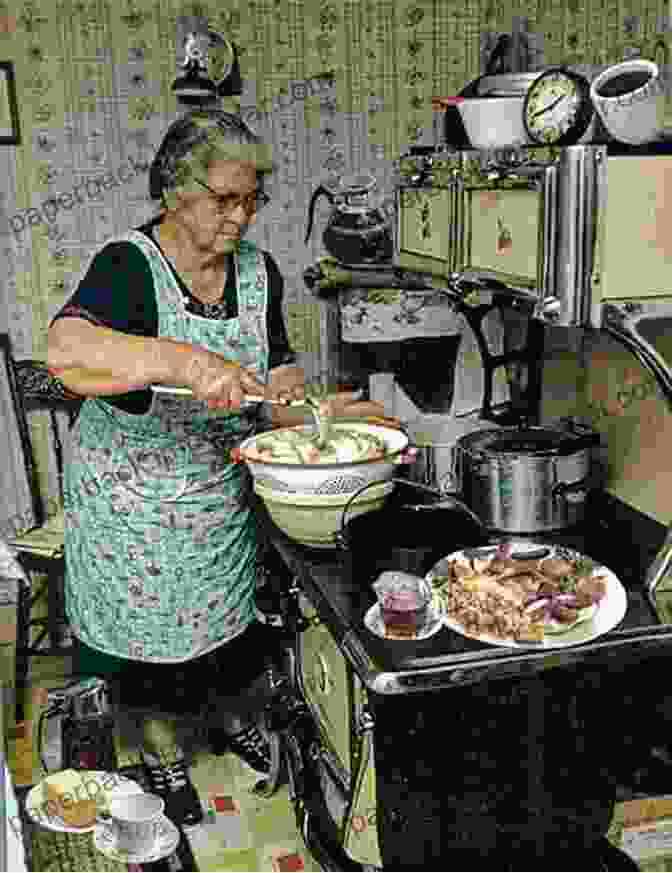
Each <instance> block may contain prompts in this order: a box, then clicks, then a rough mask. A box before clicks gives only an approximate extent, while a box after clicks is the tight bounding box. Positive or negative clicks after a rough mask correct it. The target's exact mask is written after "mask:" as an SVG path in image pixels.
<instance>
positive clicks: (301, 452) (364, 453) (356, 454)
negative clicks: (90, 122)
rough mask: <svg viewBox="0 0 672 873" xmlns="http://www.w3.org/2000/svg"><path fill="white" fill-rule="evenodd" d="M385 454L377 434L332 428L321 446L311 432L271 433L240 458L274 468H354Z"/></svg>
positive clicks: (281, 431)
mask: <svg viewBox="0 0 672 873" xmlns="http://www.w3.org/2000/svg"><path fill="white" fill-rule="evenodd" d="M387 450H388V446H387V443H386V442H385V440H384V439H383V438H382V437H381V436H379V435H378V434H376V433H372V432H369V431H365V430H360V429H355V428H348V427H345V426H343V427H333V428H332V429H331V431H330V433H329V436H328V438H327V440H326V442H325V443H324V444H323V445H321V444H320V443H319V442H318V441H317V440H316V439H315V437H314V436H313V434H312V433H311V432H310V431H304V430H277V431H270V432H269V433H265V434H262V435H261V436H259V437H257V439H256V440H255V441H254V443H253V444H252V445H249V446H248V447H246V448H245V450H244V452H243V457H244V458H247V459H249V460H252V461H262V462H267V463H277V464H354V463H357V462H359V461H375V460H379V459H381V458H383V457H385V455H386V454H387Z"/></svg>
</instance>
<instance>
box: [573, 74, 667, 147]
mask: <svg viewBox="0 0 672 873" xmlns="http://www.w3.org/2000/svg"><path fill="white" fill-rule="evenodd" d="M590 96H591V99H592V101H593V105H594V106H595V109H596V110H597V112H598V114H599V116H600V118H601V119H602V123H603V124H604V126H605V127H606V129H607V131H608V132H609V133H610V134H611V135H612V136H613V137H614V138H615V139H617V140H620V141H621V142H624V143H629V144H630V145H643V144H644V143H647V142H653V141H654V140H656V139H658V137H659V136H660V134H661V132H662V131H663V129H664V123H663V121H664V118H663V116H664V113H665V99H666V98H665V89H664V86H663V82H662V80H661V77H660V70H659V68H658V65H657V64H655V63H654V62H653V61H647V60H645V59H643V58H634V59H633V60H630V61H624V62H623V63H622V64H616V65H615V66H613V67H609V68H608V69H606V70H604V71H603V72H601V73H600V74H599V75H598V76H596V78H595V79H593V81H592V83H591V86H590Z"/></svg>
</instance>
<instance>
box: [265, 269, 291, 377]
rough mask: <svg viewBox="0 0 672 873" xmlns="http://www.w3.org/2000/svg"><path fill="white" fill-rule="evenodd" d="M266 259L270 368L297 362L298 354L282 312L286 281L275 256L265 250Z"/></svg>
mask: <svg viewBox="0 0 672 873" xmlns="http://www.w3.org/2000/svg"><path fill="white" fill-rule="evenodd" d="M264 256H265V259H266V275H267V277H268V314H267V321H266V323H267V327H268V345H269V359H268V366H269V369H272V368H273V367H279V366H281V365H282V364H294V363H296V354H295V353H294V352H293V351H292V349H291V347H290V345H289V340H288V338H287V330H286V328H285V319H284V315H283V312H282V295H283V293H284V287H285V283H284V280H283V278H282V274H281V273H280V270H279V269H278V265H277V264H276V263H275V261H274V260H273V258H272V257H271V256H270V255H269V254H268V252H264Z"/></svg>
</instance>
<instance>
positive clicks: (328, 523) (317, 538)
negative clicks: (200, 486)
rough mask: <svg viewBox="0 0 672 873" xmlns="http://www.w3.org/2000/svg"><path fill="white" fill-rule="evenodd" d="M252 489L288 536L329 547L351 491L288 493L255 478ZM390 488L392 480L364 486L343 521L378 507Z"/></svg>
mask: <svg viewBox="0 0 672 873" xmlns="http://www.w3.org/2000/svg"><path fill="white" fill-rule="evenodd" d="M254 490H255V492H256V493H257V494H258V495H259V497H260V498H261V499H262V500H263V501H264V504H265V506H266V509H267V510H268V514H269V515H270V516H271V518H272V519H273V522H274V523H275V524H276V525H277V526H278V527H279V528H280V530H282V531H284V532H285V533H286V534H287V536H288V537H290V538H291V539H293V540H296V541H297V542H299V543H303V544H304V545H306V546H311V547H312V548H318V549H333V548H334V547H335V546H336V535H337V534H338V532H339V531H340V530H341V522H342V519H343V512H344V511H345V508H346V506H347V503H348V501H349V500H350V498H351V497H352V495H351V494H288V493H285V492H283V491H276V490H275V489H273V488H265V487H264V486H263V485H262V484H260V483H259V482H255V485H254ZM393 490H394V482H379V483H378V484H376V485H372V486H371V487H370V488H367V489H366V490H365V491H364V492H362V494H360V495H359V496H358V497H355V499H354V500H353V501H352V503H351V504H350V506H349V507H348V511H347V517H346V522H347V521H349V520H350V519H351V518H355V517H356V516H358V515H363V514H364V513H365V512H371V511H372V510H374V509H380V508H381V507H382V506H383V504H384V503H385V500H386V499H387V497H388V495H389V494H390V493H391V492H392V491H393Z"/></svg>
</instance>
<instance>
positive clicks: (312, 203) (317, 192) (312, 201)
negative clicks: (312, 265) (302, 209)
mask: <svg viewBox="0 0 672 873" xmlns="http://www.w3.org/2000/svg"><path fill="white" fill-rule="evenodd" d="M323 194H325V195H326V196H327V197H328V198H329V202H330V203H331V204H332V205H333V203H334V192H333V191H332V190H331V189H329V188H327V186H326V185H318V187H317V188H316V189H315V191H314V192H313V196H312V197H311V198H310V203H309V205H308V229H307V230H306V238H305V240H304V241H303V244H304V245H308V240H309V239H310V233H311V231H312V229H313V217H314V214H315V204H316V203H317V200H318V198H319V197H321V196H322V195H323Z"/></svg>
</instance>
